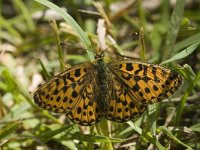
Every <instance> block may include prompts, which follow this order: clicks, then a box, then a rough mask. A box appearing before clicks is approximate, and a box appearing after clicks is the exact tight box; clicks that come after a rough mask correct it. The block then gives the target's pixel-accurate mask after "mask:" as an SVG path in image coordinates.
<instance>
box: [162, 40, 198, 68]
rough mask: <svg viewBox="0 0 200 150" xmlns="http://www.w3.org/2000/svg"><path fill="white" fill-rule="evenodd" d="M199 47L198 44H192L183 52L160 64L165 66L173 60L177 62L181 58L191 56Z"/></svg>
mask: <svg viewBox="0 0 200 150" xmlns="http://www.w3.org/2000/svg"><path fill="white" fill-rule="evenodd" d="M198 46H199V43H196V44H193V45H191V46H189V47H188V48H186V49H184V50H183V51H181V52H180V53H178V54H176V55H175V56H173V57H172V58H170V59H168V60H166V61H164V62H162V63H161V64H166V63H169V62H172V61H175V60H179V59H182V58H185V57H187V56H188V55H190V54H192V53H193V52H194V51H195V50H196V49H197V48H198Z"/></svg>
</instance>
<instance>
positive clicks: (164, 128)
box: [159, 126, 192, 150]
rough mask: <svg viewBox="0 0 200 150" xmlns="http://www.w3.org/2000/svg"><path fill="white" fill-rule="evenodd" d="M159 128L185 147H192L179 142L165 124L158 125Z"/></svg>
mask: <svg viewBox="0 0 200 150" xmlns="http://www.w3.org/2000/svg"><path fill="white" fill-rule="evenodd" d="M159 129H160V130H161V131H163V132H164V133H165V134H166V135H167V136H168V137H169V138H171V139H173V140H174V141H176V142H177V143H179V144H180V145H182V146H184V147H186V148H187V149H190V150H192V148H191V147H190V146H188V145H186V144H185V143H183V142H181V141H180V140H179V139H178V138H176V137H175V136H174V135H173V134H172V133H171V132H170V131H169V130H168V129H167V128H166V127H165V126H160V127H159Z"/></svg>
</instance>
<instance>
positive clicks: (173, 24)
mask: <svg viewBox="0 0 200 150" xmlns="http://www.w3.org/2000/svg"><path fill="white" fill-rule="evenodd" d="M184 7H185V0H177V1H176V5H175V8H174V11H173V13H172V17H171V20H170V26H169V31H168V34H167V37H166V45H165V48H164V49H163V52H162V53H161V54H162V57H161V58H162V60H166V59H168V58H170V57H171V56H173V47H174V44H175V41H176V38H177V36H178V32H179V27H180V24H181V20H182V18H183V11H184Z"/></svg>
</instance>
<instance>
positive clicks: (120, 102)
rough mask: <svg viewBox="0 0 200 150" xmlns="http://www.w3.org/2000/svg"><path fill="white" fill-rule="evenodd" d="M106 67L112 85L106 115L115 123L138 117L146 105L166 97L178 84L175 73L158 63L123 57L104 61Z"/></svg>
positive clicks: (177, 77)
mask: <svg viewBox="0 0 200 150" xmlns="http://www.w3.org/2000/svg"><path fill="white" fill-rule="evenodd" d="M108 68H109V70H110V71H111V74H112V75H113V83H114V84H113V87H112V88H113V90H112V91H113V93H112V100H111V101H110V106H109V109H108V113H107V116H106V118H107V119H109V120H113V121H117V122H124V121H127V120H130V119H132V118H134V117H138V116H140V115H141V114H142V113H143V112H144V111H145V110H146V108H147V104H152V103H155V102H158V101H160V100H162V99H165V98H168V97H169V96H171V95H172V94H173V93H175V92H176V91H177V89H178V88H179V87H180V85H181V84H182V77H181V76H180V75H178V73H176V72H174V71H172V70H169V69H167V68H164V67H161V66H159V65H151V64H147V63H142V62H134V61H132V60H123V61H112V62H110V63H108Z"/></svg>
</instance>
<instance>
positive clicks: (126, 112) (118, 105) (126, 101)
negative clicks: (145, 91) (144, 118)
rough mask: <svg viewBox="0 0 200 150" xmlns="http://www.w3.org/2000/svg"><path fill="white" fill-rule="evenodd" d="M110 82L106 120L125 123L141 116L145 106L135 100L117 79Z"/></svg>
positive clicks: (127, 88)
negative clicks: (109, 99)
mask: <svg viewBox="0 0 200 150" xmlns="http://www.w3.org/2000/svg"><path fill="white" fill-rule="evenodd" d="M112 81H113V87H112V88H113V90H112V96H111V97H112V98H111V101H110V104H109V108H108V112H107V114H106V118H107V119H108V120H112V121H116V122H125V121H128V120H131V119H133V118H137V117H139V116H141V115H142V114H143V112H144V111H145V110H146V108H147V106H146V105H143V104H142V103H141V102H140V101H139V100H137V98H136V97H134V95H133V94H132V93H131V91H130V89H129V87H128V86H127V85H126V84H125V83H124V82H121V80H120V79H119V78H117V77H116V76H115V77H113V80H112Z"/></svg>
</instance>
